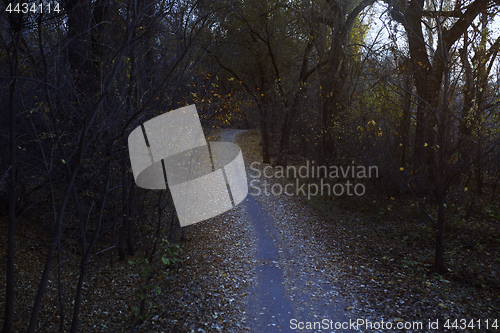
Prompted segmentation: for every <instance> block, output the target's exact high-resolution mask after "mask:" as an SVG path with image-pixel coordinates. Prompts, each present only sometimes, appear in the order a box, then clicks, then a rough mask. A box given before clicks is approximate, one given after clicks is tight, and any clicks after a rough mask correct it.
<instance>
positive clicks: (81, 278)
mask: <svg viewBox="0 0 500 333" xmlns="http://www.w3.org/2000/svg"><path fill="white" fill-rule="evenodd" d="M112 150H113V147H111V148H110V150H109V153H108V156H107V159H106V160H107V161H108V162H107V163H108V165H107V172H106V181H105V183H104V188H103V189H102V194H101V202H100V207H99V217H98V220H97V226H96V230H95V232H94V235H93V236H92V239H91V241H90V244H89V246H88V247H86V248H85V251H84V252H82V260H81V262H80V276H79V278H78V285H77V289H76V295H75V307H74V309H73V320H72V322H71V329H70V332H71V333H76V332H77V329H78V314H79V313H80V304H81V302H82V289H83V282H84V280H85V275H86V273H87V265H88V263H89V259H90V254H91V253H92V250H93V248H94V245H95V244H96V242H97V239H99V234H100V230H101V224H102V220H103V216H104V207H105V206H106V198H107V194H108V189H109V181H110V179H111V170H112V161H111V154H112Z"/></svg>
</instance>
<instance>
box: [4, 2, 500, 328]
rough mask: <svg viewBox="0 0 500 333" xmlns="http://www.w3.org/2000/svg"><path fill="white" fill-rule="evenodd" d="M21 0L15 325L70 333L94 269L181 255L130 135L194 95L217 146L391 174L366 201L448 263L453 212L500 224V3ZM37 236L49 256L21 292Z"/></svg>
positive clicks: (12, 53) (10, 308)
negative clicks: (249, 133) (51, 325)
mask: <svg viewBox="0 0 500 333" xmlns="http://www.w3.org/2000/svg"><path fill="white" fill-rule="evenodd" d="M19 4H21V5H20V6H18V5H19ZM26 4H28V6H27V7H24V6H23V4H22V3H19V2H10V1H4V2H2V4H1V5H0V9H1V15H0V25H1V27H0V38H1V39H0V83H1V84H0V159H1V162H0V209H1V214H2V217H1V220H0V225H1V230H2V231H5V237H4V238H5V240H6V242H5V244H2V247H1V248H2V251H3V252H2V256H4V258H6V260H5V261H3V260H2V261H1V262H2V266H3V267H5V270H2V271H5V275H4V276H2V278H1V279H2V280H1V281H5V288H4V289H5V294H4V296H5V302H2V303H3V304H5V305H4V306H3V307H2V309H3V311H4V315H5V317H4V321H3V330H2V332H6V333H7V332H11V331H12V329H13V327H14V326H16V327H18V328H19V329H22V330H24V329H27V330H28V331H29V332H34V331H36V330H38V329H40V327H44V328H45V329H47V327H48V326H47V325H48V324H47V323H45V322H44V320H45V319H43V320H41V318H42V317H41V316H40V314H41V313H43V311H46V308H47V307H53V308H55V309H56V310H54V311H53V314H54V316H57V321H58V325H56V326H58V329H59V330H60V331H63V330H71V331H72V332H76V331H77V330H78V325H79V322H78V318H79V316H78V315H79V313H80V311H81V309H82V308H81V304H82V302H83V301H84V298H85V293H84V285H85V284H86V283H87V282H86V281H88V280H89V279H90V278H91V277H92V276H94V274H96V272H98V271H99V270H101V269H103V268H104V267H113V265H115V264H116V262H117V261H124V260H131V261H132V262H134V264H140V265H143V266H144V267H146V268H145V271H146V273H145V274H146V276H147V279H148V281H149V280H151V279H152V278H153V276H154V275H155V274H157V269H156V268H155V267H156V266H155V264H154V262H157V261H159V260H160V259H159V257H158V256H157V255H156V254H158V253H160V252H161V255H162V256H163V257H162V258H165V255H168V256H169V258H172V263H170V262H169V263H168V264H167V267H171V266H173V265H174V264H175V263H174V262H175V260H174V259H175V256H176V255H177V252H176V250H175V249H176V248H175V246H174V244H175V243H177V242H179V240H180V237H181V231H180V227H179V225H178V221H177V220H176V214H175V209H174V207H173V204H172V201H171V198H170V196H169V193H168V191H147V190H143V189H141V188H138V187H136V186H135V182H134V179H133V176H132V173H131V169H130V162H129V157H128V149H127V137H128V134H129V133H130V131H131V130H133V129H134V128H136V127H137V126H139V125H140V124H142V123H143V122H144V121H146V120H149V119H151V118H153V117H154V116H156V115H158V114H161V113H164V112H167V111H168V110H172V109H176V108H178V107H181V106H185V105H188V104H193V103H195V104H196V105H197V108H198V111H199V113H200V117H201V121H202V124H203V126H204V130H206V134H207V135H211V134H212V129H214V128H219V127H223V126H232V127H238V128H247V129H249V128H258V129H259V130H260V133H261V135H262V156H263V161H264V162H265V163H270V164H273V165H281V166H286V165H288V164H290V163H294V162H295V161H297V159H298V158H299V157H300V158H307V159H309V160H315V161H317V164H318V165H341V164H346V163H349V164H350V163H351V161H355V163H357V164H359V165H377V166H379V168H380V170H381V172H380V177H379V179H378V180H377V181H375V182H374V183H373V184H372V185H373V186H372V188H371V191H372V192H373V193H376V194H377V195H379V196H380V195H382V196H386V197H388V198H390V197H397V198H399V199H400V200H410V201H412V202H414V203H415V207H416V208H415V214H420V215H421V216H423V220H424V222H423V223H428V224H429V225H430V226H431V227H432V228H433V232H434V235H435V258H434V270H435V272H438V273H443V272H445V256H444V249H445V241H444V240H445V237H446V233H445V225H446V224H447V222H448V221H449V220H450V219H449V218H448V215H449V214H448V215H447V212H448V208H449V207H450V206H451V205H454V206H456V207H460V208H461V209H462V212H464V211H465V212H466V214H468V215H470V214H474V212H475V211H477V210H480V209H481V208H480V207H488V209H490V210H491V211H492V212H493V213H492V214H497V215H493V216H496V219H497V220H498V219H500V207H499V206H498V198H499V192H500V188H498V187H499V183H500V147H499V146H498V143H499V138H500V126H499V123H500V122H499V121H500V113H499V112H500V109H499V104H498V101H499V98H500V96H498V92H499V89H498V85H499V80H500V69H499V66H498V52H499V50H500V39H499V34H498V26H495V24H494V20H495V19H496V18H497V13H498V10H499V9H500V5H499V3H498V2H495V1H486V0H475V1H468V0H467V1H462V0H457V1H441V2H438V1H431V0H429V1H428V0H425V1H424V0H411V1H405V0H401V1H378V2H376V1H375V0H363V1H342V0H339V1H288V2H280V1H264V0H250V1H202V0H198V1H170V0H167V1H160V2H155V1H128V0H124V1H104V0H96V1H85V0H63V1H61V2H57V1H47V2H44V3H43V5H40V3H39V2H27V3H26ZM49 5H50V7H49ZM24 8H28V11H26V12H23V11H24ZM56 8H57V10H56ZM374 27H381V28H380V29H374ZM460 208H459V209H460ZM25 244H32V245H30V246H36V250H35V251H37V252H39V254H40V257H39V258H41V259H42V260H41V261H40V262H39V266H38V267H36V268H35V270H36V272H33V280H32V281H31V284H32V286H31V288H32V289H31V290H30V295H29V297H24V298H23V299H22V300H16V297H15V296H16V295H17V294H20V293H18V292H16V290H17V289H16V288H18V287H17V284H18V283H19V281H20V280H21V279H23V277H21V276H20V275H19V274H16V271H17V268H16V267H17V266H19V265H23V263H22V261H21V258H22V255H24V254H26V252H27V251H28V249H24V248H23V247H24V246H25ZM29 251H31V250H29ZM137 258H142V259H137ZM160 261H161V260H160ZM172 274H173V273H172ZM2 275H3V274H2ZM47 289H54V290H56V292H54V293H53V294H54V295H55V298H54V299H52V300H50V305H49V300H47V298H44V295H45V294H46V292H47ZM166 297H168V295H167V296H166ZM144 306H145V305H144V298H143V302H142V303H141V307H140V309H139V312H140V313H139V314H140V316H144V311H145V310H144ZM43 318H47V316H46V315H43Z"/></svg>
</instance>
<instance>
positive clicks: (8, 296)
mask: <svg viewBox="0 0 500 333" xmlns="http://www.w3.org/2000/svg"><path fill="white" fill-rule="evenodd" d="M20 40H21V31H17V32H16V34H15V41H14V43H13V44H14V45H13V50H12V57H11V59H10V77H11V81H10V87H9V154H10V171H9V192H10V193H9V226H8V231H7V239H8V240H7V267H6V273H7V274H6V275H7V276H6V277H7V279H6V285H5V287H6V290H5V321H4V323H3V328H2V333H9V332H10V331H11V330H12V327H13V319H14V285H15V277H14V252H15V242H16V238H15V237H16V233H15V230H16V187H17V182H16V149H17V146H16V110H15V108H14V95H15V93H16V81H17V80H16V76H17V75H16V74H17V65H18V59H17V50H18V47H19V42H20Z"/></svg>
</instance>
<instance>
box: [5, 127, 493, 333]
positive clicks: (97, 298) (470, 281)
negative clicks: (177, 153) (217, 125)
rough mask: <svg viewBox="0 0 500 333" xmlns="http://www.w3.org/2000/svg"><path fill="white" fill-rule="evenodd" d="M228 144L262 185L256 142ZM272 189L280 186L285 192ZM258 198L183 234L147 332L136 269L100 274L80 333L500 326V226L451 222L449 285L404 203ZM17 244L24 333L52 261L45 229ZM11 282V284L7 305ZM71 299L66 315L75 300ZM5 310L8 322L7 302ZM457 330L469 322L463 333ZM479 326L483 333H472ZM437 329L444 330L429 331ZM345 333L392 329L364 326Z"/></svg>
mask: <svg viewBox="0 0 500 333" xmlns="http://www.w3.org/2000/svg"><path fill="white" fill-rule="evenodd" d="M218 140H220V141H231V142H236V143H237V144H238V145H239V146H240V148H241V149H242V151H243V156H244V160H245V164H246V167H247V175H248V177H249V178H248V180H249V181H251V180H253V179H256V178H254V177H257V174H258V171H257V169H258V170H259V171H261V172H262V169H263V168H264V167H266V166H267V165H264V164H262V163H259V165H258V166H257V165H254V167H253V168H250V165H251V164H252V163H253V162H261V161H262V157H261V154H260V146H259V142H260V135H259V133H258V132H257V131H238V130H221V132H220V137H219V138H218ZM297 163H298V164H297V165H299V162H297ZM252 176H253V177H252ZM260 179H261V180H263V178H262V177H261V178H260ZM266 180H267V181H268V182H269V184H270V186H272V185H273V184H276V183H279V182H282V181H283V180H280V179H266ZM281 185H283V184H281ZM252 193H255V190H254V189H252V188H251V189H250V190H249V195H248V196H247V199H245V200H244V202H242V203H241V204H240V205H238V206H237V207H236V208H235V209H232V210H230V211H228V212H226V213H224V214H222V215H219V216H217V217H216V218H213V219H210V220H208V221H205V222H201V223H197V224H194V225H191V226H188V227H186V228H185V233H184V240H183V242H182V244H181V247H182V252H181V255H180V259H181V260H182V262H181V263H180V264H178V265H177V266H176V269H175V270H174V272H170V276H169V275H168V274H164V275H158V276H156V277H155V279H154V281H152V282H150V284H151V285H157V286H158V287H159V288H161V293H159V294H158V293H155V292H154V290H155V289H151V292H150V293H148V294H147V296H146V313H147V315H146V318H144V320H143V321H142V322H139V321H138V320H137V312H136V309H137V307H138V306H139V304H140V301H141V299H140V297H139V296H138V295H137V293H136V291H137V290H140V289H141V287H142V286H143V285H144V284H145V282H144V278H143V277H141V274H140V271H139V269H138V268H137V267H136V266H134V265H130V263H128V262H117V263H115V265H114V266H113V267H96V268H95V272H94V273H92V274H91V275H92V276H93V277H92V278H89V279H87V281H86V282H85V285H84V301H83V303H82V309H81V314H80V331H81V332H259V333H260V332H291V331H298V330H293V329H292V328H293V327H291V326H290V319H293V318H295V319H297V323H298V322H304V323H306V322H311V323H313V322H320V321H322V320H323V319H328V320H332V321H333V323H334V324H335V322H347V323H348V322H349V320H351V321H355V320H357V319H363V320H365V321H371V322H372V323H373V324H375V327H377V326H376V325H380V324H381V323H382V322H383V323H384V325H387V323H388V322H390V323H391V324H392V325H394V326H395V325H397V324H398V323H399V324H406V325H414V324H417V325H418V324H419V323H422V325H423V329H406V330H402V331H405V332H424V331H425V332H432V331H436V332H442V331H447V330H445V329H444V326H443V325H444V324H445V323H446V320H448V319H449V320H451V321H450V330H449V331H460V332H473V331H481V332H485V331H491V332H495V331H497V330H494V329H490V330H485V329H484V327H485V325H486V322H485V321H486V320H487V319H488V320H489V325H490V327H491V325H492V324H493V320H495V319H496V320H497V323H498V324H499V325H500V323H499V322H498V321H500V317H499V313H500V302H499V299H500V297H499V296H500V295H499V291H500V286H499V283H498V281H499V280H500V278H499V275H500V274H499V272H500V236H499V232H498V220H495V219H489V220H488V219H486V220H482V221H481V223H479V221H475V222H474V221H468V222H467V223H465V225H463V226H460V227H455V226H454V225H451V226H450V228H449V230H448V232H449V233H450V235H453V241H451V240H450V241H449V242H448V243H447V249H448V251H447V253H446V258H447V262H448V263H449V264H448V265H447V267H450V269H449V270H448V271H449V272H448V273H447V274H444V275H443V276H439V275H435V274H433V273H431V266H432V260H433V247H432V241H430V240H429V237H428V236H427V235H428V230H427V227H426V226H425V225H421V224H415V223H414V222H413V221H414V219H413V218H411V219H410V218H409V215H408V212H407V211H405V210H404V208H401V207H404V205H402V204H401V205H400V204H398V203H397V201H396V200H394V198H387V199H385V198H382V196H379V197H376V198H373V197H369V196H367V197H366V198H364V199H363V200H362V201H360V202H356V203H353V202H352V201H343V200H339V201H338V202H333V203H332V202H331V201H329V200H328V199H325V198H316V199H314V200H307V199H305V198H302V197H298V196H287V195H270V196H265V195H264V194H262V195H260V196H253V195H252ZM400 206H401V207H400ZM388 207H390V208H389V209H388ZM0 225H1V226H6V223H5V224H4V223H0ZM0 231H1V233H0V237H1V238H0V247H1V248H0V250H1V253H5V252H4V251H5V248H4V245H5V244H6V228H5V230H3V227H2V230H0ZM17 234H18V246H17V248H18V252H17V253H16V263H17V265H16V276H17V282H16V317H15V318H16V319H15V322H16V330H15V331H16V332H17V331H19V332H20V331H25V329H26V326H27V322H28V319H29V313H30V307H31V306H32V302H33V297H34V295H35V293H36V288H37V287H38V279H39V275H40V272H41V269H42V267H43V263H44V260H45V250H44V249H42V250H41V249H40V244H41V242H42V240H43V239H41V238H43V237H41V236H40V231H39V230H35V229H34V228H32V227H31V223H30V221H26V220H23V219H20V220H19V222H18V227H17ZM488 237H489V238H488ZM450 238H451V237H450ZM486 239H490V242H487V241H486ZM21 243H22V244H23V246H20V245H19V244H21ZM481 246H482V247H481ZM4 258H5V257H4V255H2V259H1V260H0V264H1V265H2V267H4V265H5V262H4V260H5V259H4ZM77 260H78V258H74V263H72V262H73V261H71V258H70V264H69V266H71V265H73V266H75V267H71V268H72V269H74V270H76V269H77V262H78V261H77ZM131 260H135V259H133V258H131ZM67 266H68V265H67ZM56 272H57V271H56V270H54V271H53V275H54V276H53V277H51V279H50V281H49V285H48V288H47V293H46V296H45V298H44V306H43V310H42V312H41V314H40V318H39V322H40V326H39V331H40V332H54V331H57V329H58V322H59V312H58V304H59V302H60V300H59V299H58V294H57V284H56V281H57V276H56V275H55V274H56ZM64 275H65V274H63V276H64ZM4 279H5V276H4V274H1V276H0V287H2V288H1V290H0V299H2V300H3V299H4V292H5V288H4V287H3V286H4V285H5V280H4ZM73 280H76V279H73ZM63 285H64V286H65V290H64V294H65V295H66V296H68V295H74V292H73V290H74V287H75V281H69V280H68V281H63ZM64 302H66V304H67V306H68V304H70V302H71V297H70V296H68V297H67V298H64ZM0 310H1V311H2V313H3V311H4V310H3V306H1V305H0ZM66 316H67V317H70V316H71V314H70V313H66ZM455 319H457V320H459V321H458V322H456V323H455V324H456V325H457V326H456V328H453V326H452V325H453V321H454V320H455ZM461 319H466V320H467V322H466V323H467V325H466V327H465V329H460V326H461V325H462V324H463V322H460V320H461ZM472 319H474V320H475V322H474V325H475V330H474V329H472V328H471V327H470V320H472ZM478 320H481V325H482V327H481V329H478V325H477V324H478ZM436 321H438V322H439V329H437V330H434V329H433V327H432V328H429V327H428V325H429V322H431V323H435V322H436ZM385 327H387V326H385ZM349 328H350V329H351V330H352V331H357V332H363V331H365V332H377V331H378V332H389V331H391V330H387V329H373V330H372V329H367V328H366V326H363V325H360V326H352V325H350V326H349ZM306 331H309V332H312V331H315V332H317V331H319V330H312V329H311V330H306ZM321 331H322V332H333V331H339V330H335V329H323V330H321ZM342 331H343V332H346V331H347V332H348V331H349V330H348V329H342ZM393 331H394V330H393Z"/></svg>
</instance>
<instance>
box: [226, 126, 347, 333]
mask: <svg viewBox="0 0 500 333" xmlns="http://www.w3.org/2000/svg"><path fill="white" fill-rule="evenodd" d="M242 132H243V131H239V130H223V131H221V132H220V141H225V142H234V143H237V141H236V139H237V137H238V134H241V133H242ZM242 149H243V154H244V159H245V164H246V165H247V173H249V175H248V181H249V185H250V181H251V180H252V179H254V178H252V176H254V177H255V175H253V174H252V173H251V171H254V170H249V163H250V162H251V161H253V159H252V157H251V156H250V155H249V154H246V153H247V152H248V151H245V146H243V147H242ZM245 155H247V156H245ZM254 172H255V171H254ZM253 192H254V191H251V190H249V194H248V196H247V198H246V199H245V200H244V201H243V202H242V203H241V204H240V205H241V206H242V207H241V208H242V209H243V211H244V216H246V219H247V220H248V223H249V225H250V228H249V229H250V231H251V237H252V238H253V240H252V243H254V244H255V248H254V251H253V252H254V253H253V258H254V259H255V262H254V265H253V270H254V272H253V273H255V274H256V278H255V279H254V280H253V283H252V284H251V285H250V287H249V288H248V297H246V303H247V306H246V316H247V319H246V323H247V326H248V328H249V329H250V332H289V331H291V330H292V329H294V328H299V327H300V326H299V325H300V323H301V322H302V323H304V324H306V323H308V322H309V323H311V324H314V323H316V324H317V325H318V323H319V322H320V323H322V326H323V327H322V328H323V330H322V331H326V332H330V331H334V330H333V329H325V328H326V326H328V325H334V323H336V322H349V318H348V317H347V316H346V314H345V313H344V309H346V308H347V306H346V304H347V302H346V301H345V300H344V299H343V298H342V297H341V296H340V295H339V293H338V290H337V288H336V286H335V280H334V276H332V274H331V273H332V272H331V271H329V270H328V269H326V268H327V267H325V266H324V265H323V264H324V260H325V258H324V257H323V256H324V255H325V253H324V251H320V250H319V249H318V248H317V246H315V245H318V244H317V243H316V241H315V240H314V235H313V233H312V231H311V233H310V234H309V232H308V230H307V229H303V228H307V227H306V226H305V225H300V222H301V221H303V219H308V218H309V216H308V215H307V214H305V215H304V214H302V213H301V214H298V213H297V209H300V207H298V205H297V201H296V200H298V199H297V198H291V197H287V196H285V195H282V196H280V198H277V197H273V198H271V197H266V196H264V194H262V196H259V197H256V196H254V195H252V193H253ZM254 194H255V193H254ZM291 206H293V207H294V209H293V208H292V207H291ZM269 211H272V212H274V214H273V215H275V216H274V217H273V216H272V215H271V214H270V213H269ZM287 212H288V213H292V214H294V216H293V217H290V216H287ZM276 216H282V217H284V220H281V221H280V220H279V219H276V218H275V217H276ZM310 218H312V219H314V218H315V217H314V216H311V217H310ZM285 224H286V226H285ZM292 226H293V227H296V228H299V230H296V231H298V232H297V233H295V232H294V230H292V229H290V228H291V227H292ZM326 257H328V256H326ZM328 267H329V265H328ZM324 320H325V321H324ZM332 323H333V324H332ZM317 328H318V327H316V329H315V331H317ZM343 331H345V332H350V331H349V330H343Z"/></svg>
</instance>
